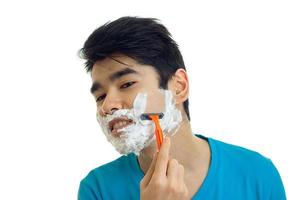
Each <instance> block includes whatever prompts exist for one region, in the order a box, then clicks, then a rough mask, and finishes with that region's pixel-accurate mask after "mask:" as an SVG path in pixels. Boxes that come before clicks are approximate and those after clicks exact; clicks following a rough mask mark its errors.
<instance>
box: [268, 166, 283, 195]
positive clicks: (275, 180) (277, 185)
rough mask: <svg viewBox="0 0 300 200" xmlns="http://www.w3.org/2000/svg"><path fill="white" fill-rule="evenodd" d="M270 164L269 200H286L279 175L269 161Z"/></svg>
mask: <svg viewBox="0 0 300 200" xmlns="http://www.w3.org/2000/svg"><path fill="white" fill-rule="evenodd" d="M270 164H271V177H270V179H271V180H270V183H271V191H270V200H286V195H285V190H284V186H283V182H282V180H281V177H280V174H279V172H278V170H277V169H276V167H275V165H274V164H273V162H272V161H271V160H270Z"/></svg>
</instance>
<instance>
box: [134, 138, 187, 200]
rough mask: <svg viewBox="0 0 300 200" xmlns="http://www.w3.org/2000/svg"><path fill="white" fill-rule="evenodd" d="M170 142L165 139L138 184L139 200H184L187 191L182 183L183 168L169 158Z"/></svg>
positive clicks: (168, 139)
mask: <svg viewBox="0 0 300 200" xmlns="http://www.w3.org/2000/svg"><path fill="white" fill-rule="evenodd" d="M170 146H171V142H170V138H169V137H166V138H165V139H164V142H163V144H162V146H161V148H160V151H159V152H158V153H156V154H155V156H154V157H153V159H152V162H151V165H150V167H149V169H148V171H147V173H146V174H145V176H144V178H143V179H142V181H141V182H140V191H141V200H148V199H149V200H150V199H151V200H158V199H159V200H162V199H163V200H168V199H169V200H176V199H178V200H185V199H188V189H187V186H186V184H185V182H184V168H183V166H182V165H181V164H179V163H178V161H177V160H176V159H170V158H169V150H170Z"/></svg>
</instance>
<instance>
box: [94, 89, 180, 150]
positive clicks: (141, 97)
mask: <svg viewBox="0 0 300 200" xmlns="http://www.w3.org/2000/svg"><path fill="white" fill-rule="evenodd" d="M160 92H162V93H163V94H164V97H165V98H164V103H165V110H164V112H163V113H164V117H163V118H162V119H160V120H159V121H160V124H161V129H162V131H163V134H164V135H166V134H169V135H173V134H175V133H176V132H177V130H178V129H179V125H180V122H181V121H182V116H181V112H180V111H179V110H178V109H177V108H176V107H175V102H174V101H173V96H172V92H171V91H169V90H160ZM146 106H147V94H146V93H138V94H137V96H136V98H135V100H134V102H133V108H132V109H120V110H117V111H115V112H114V113H113V114H111V115H106V116H104V117H102V116H101V115H100V114H99V112H97V121H98V122H99V124H100V126H101V128H102V131H103V133H104V134H105V136H106V138H107V140H108V141H109V142H110V143H111V144H112V145H113V146H114V147H115V149H116V150H117V151H118V152H119V153H120V154H124V155H127V154H129V153H134V154H136V155H139V153H140V152H141V151H142V150H143V149H144V148H146V147H147V146H149V145H150V144H151V143H152V142H153V141H154V140H155V134H154V130H155V125H154V123H153V122H152V121H151V120H141V115H142V114H143V113H144V112H145V111H146ZM115 118H126V119H130V120H132V122H133V123H132V124H129V125H128V126H126V127H124V128H122V129H119V130H118V133H119V134H120V135H119V137H114V136H113V135H112V133H111V130H110V128H109V122H110V121H112V120H113V119H115Z"/></svg>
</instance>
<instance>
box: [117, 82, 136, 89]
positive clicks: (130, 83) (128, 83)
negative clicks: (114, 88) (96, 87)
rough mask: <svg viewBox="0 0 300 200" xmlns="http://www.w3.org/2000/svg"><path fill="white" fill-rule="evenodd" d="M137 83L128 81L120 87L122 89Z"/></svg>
mask: <svg viewBox="0 0 300 200" xmlns="http://www.w3.org/2000/svg"><path fill="white" fill-rule="evenodd" d="M135 83H136V82H135V81H131V82H127V83H125V84H123V85H121V87H120V88H121V89H125V88H128V87H130V86H132V85H133V84H135Z"/></svg>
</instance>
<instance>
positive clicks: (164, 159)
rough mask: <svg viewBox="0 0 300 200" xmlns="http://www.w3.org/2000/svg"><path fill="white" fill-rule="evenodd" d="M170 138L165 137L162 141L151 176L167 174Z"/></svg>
mask: <svg viewBox="0 0 300 200" xmlns="http://www.w3.org/2000/svg"><path fill="white" fill-rule="evenodd" d="M170 143H171V142H170V138H169V137H166V138H165V139H164V141H163V144H162V146H161V148H160V151H159V152H158V155H157V161H156V164H155V170H154V174H153V176H155V177H160V176H166V174H167V167H168V162H169V150H170V146H171V144H170Z"/></svg>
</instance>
